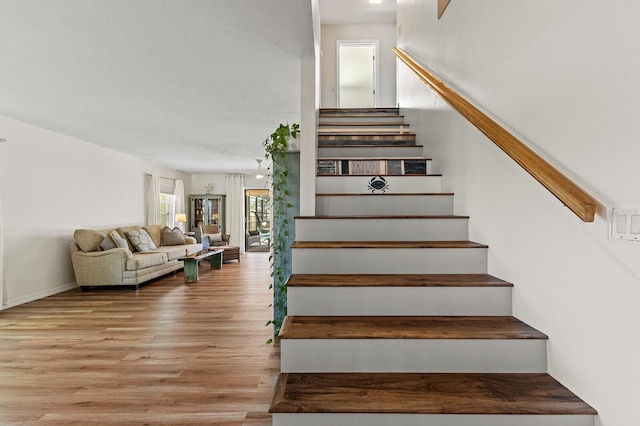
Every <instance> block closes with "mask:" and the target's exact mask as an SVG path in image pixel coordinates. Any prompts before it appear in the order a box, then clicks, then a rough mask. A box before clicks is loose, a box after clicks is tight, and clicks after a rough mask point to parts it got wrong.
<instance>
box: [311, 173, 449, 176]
mask: <svg viewBox="0 0 640 426" xmlns="http://www.w3.org/2000/svg"><path fill="white" fill-rule="evenodd" d="M362 176H383V177H442V175H441V174H428V173H412V174H403V175H394V174H386V173H367V174H348V175H336V174H316V177H362Z"/></svg>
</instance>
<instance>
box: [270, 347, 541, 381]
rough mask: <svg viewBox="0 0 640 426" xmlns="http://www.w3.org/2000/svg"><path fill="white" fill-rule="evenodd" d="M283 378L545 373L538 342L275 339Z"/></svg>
mask: <svg viewBox="0 0 640 426" xmlns="http://www.w3.org/2000/svg"><path fill="white" fill-rule="evenodd" d="M280 345H281V346H280V348H281V358H280V359H281V370H282V372H285V373H546V371H547V362H546V360H547V351H546V347H547V346H546V345H547V341H546V340H543V339H514V340H509V339H281V340H280Z"/></svg>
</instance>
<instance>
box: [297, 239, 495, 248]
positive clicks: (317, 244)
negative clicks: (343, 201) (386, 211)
mask: <svg viewBox="0 0 640 426" xmlns="http://www.w3.org/2000/svg"><path fill="white" fill-rule="evenodd" d="M291 248H292V249H374V250H377V249H446V250H450V249H464V250H468V249H487V248H489V246H488V245H486V244H480V243H476V242H473V241H468V240H456V241H294V242H293V243H292V244H291Z"/></svg>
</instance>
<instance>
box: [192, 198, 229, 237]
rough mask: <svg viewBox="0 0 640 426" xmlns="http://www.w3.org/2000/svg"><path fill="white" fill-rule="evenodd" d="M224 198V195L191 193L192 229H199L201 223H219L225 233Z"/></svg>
mask: <svg viewBox="0 0 640 426" xmlns="http://www.w3.org/2000/svg"><path fill="white" fill-rule="evenodd" d="M224 199H225V196H224V195H191V214H190V219H191V221H190V223H189V226H190V229H191V231H193V232H196V231H198V230H199V226H200V225H218V228H219V229H220V232H222V233H224V223H225V222H224Z"/></svg>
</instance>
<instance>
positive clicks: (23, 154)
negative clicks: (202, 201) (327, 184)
mask: <svg viewBox="0 0 640 426" xmlns="http://www.w3.org/2000/svg"><path fill="white" fill-rule="evenodd" d="M0 129H1V130H0V133H2V134H1V135H0V138H4V139H6V140H7V141H6V142H2V143H0V198H1V199H2V212H1V216H2V221H3V234H2V237H3V242H4V251H3V252H2V253H1V254H0V255H2V256H3V257H4V269H5V271H4V272H5V283H4V284H5V289H4V291H5V298H4V305H5V307H6V306H13V305H17V304H20V303H25V302H28V301H31V300H35V299H38V298H41V297H44V296H47V295H50V294H54V293H57V292H60V291H63V290H65V289H67V288H71V287H73V286H74V285H75V278H74V275H73V269H72V267H71V257H70V254H69V243H71V242H72V241H73V231H74V230H75V229H77V228H95V229H104V228H108V227H114V226H118V225H125V224H143V223H144V221H145V218H146V212H145V206H144V203H145V199H146V198H145V193H144V181H145V174H146V173H152V174H157V175H159V176H163V177H168V178H175V179H183V180H184V181H185V192H187V191H189V184H190V178H189V176H188V175H185V174H183V173H178V172H176V171H173V170H168V169H164V168H162V167H159V166H155V165H153V164H149V163H147V162H145V161H142V160H140V159H138V158H135V157H132V156H130V155H126V154H122V153H119V152H116V151H112V150H108V149H104V148H101V147H98V146H96V145H92V144H89V143H86V142H83V141H80V140H78V139H73V138H70V137H67V136H64V135H61V134H58V133H54V132H51V131H48V130H44V129H41V128H37V127H34V126H30V125H27V124H24V123H20V122H18V121H14V120H11V119H8V118H3V117H0Z"/></svg>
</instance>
